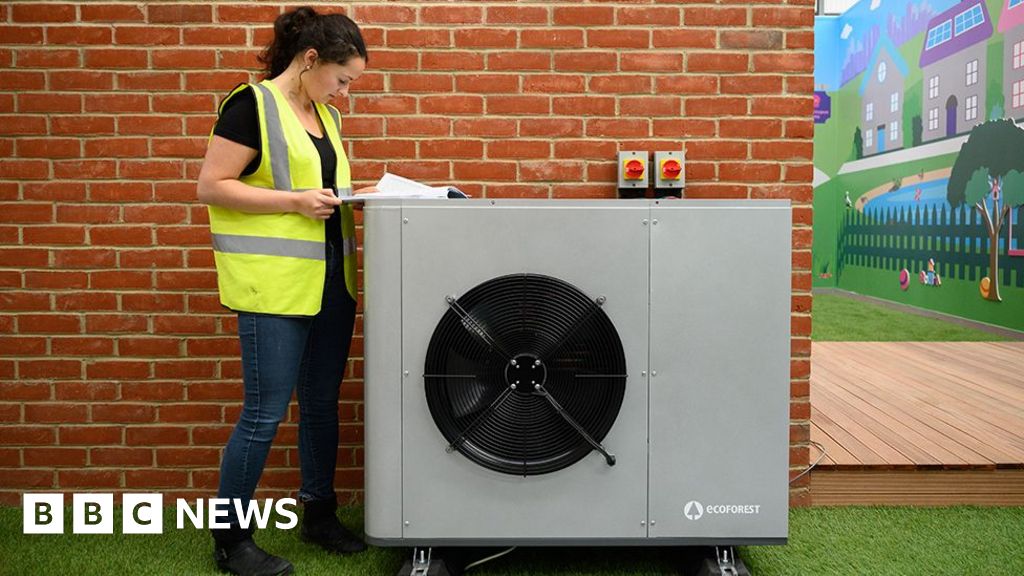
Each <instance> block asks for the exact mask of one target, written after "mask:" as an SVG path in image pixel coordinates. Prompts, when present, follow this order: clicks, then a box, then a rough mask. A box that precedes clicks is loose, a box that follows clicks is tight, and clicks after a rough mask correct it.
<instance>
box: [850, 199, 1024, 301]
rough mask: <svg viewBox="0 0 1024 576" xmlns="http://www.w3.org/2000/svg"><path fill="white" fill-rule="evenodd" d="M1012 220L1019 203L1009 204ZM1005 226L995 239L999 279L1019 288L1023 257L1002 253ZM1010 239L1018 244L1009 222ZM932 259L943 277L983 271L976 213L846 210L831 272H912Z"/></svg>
mask: <svg viewBox="0 0 1024 576" xmlns="http://www.w3.org/2000/svg"><path fill="white" fill-rule="evenodd" d="M1014 211H1015V212H1016V217H1015V218H1013V221H1014V222H1016V223H1022V222H1024V206H1018V207H1017V208H1015V209H1014ZM1007 240H1008V237H1007V231H1006V230H1005V229H1004V230H1003V231H1002V233H1001V234H1000V238H999V281H1000V284H1002V285H1004V286H1016V287H1017V288H1022V287H1024V257H1007V256H1006V254H1007V249H1006V243H1007ZM1013 241H1014V242H1013V243H1014V245H1015V246H1018V247H1020V246H1024V226H1022V225H1017V226H1014V227H1013ZM929 259H934V260H935V272H937V273H938V274H939V275H940V276H941V277H942V278H944V279H953V278H956V279H959V280H970V281H977V280H980V279H981V278H983V277H985V276H987V275H988V266H989V238H988V233H987V232H986V231H985V225H984V223H983V222H982V220H981V214H979V213H978V211H977V210H974V209H973V208H968V207H967V206H961V207H960V209H956V210H950V209H948V208H946V207H945V206H942V207H938V208H936V207H934V206H933V207H930V208H924V207H915V208H895V209H893V208H890V209H887V210H885V211H879V212H877V213H875V214H865V213H863V212H861V211H859V210H849V211H847V212H846V214H845V215H844V216H843V220H842V224H841V228H840V232H839V254H838V260H837V261H838V263H839V266H838V269H837V271H836V272H837V275H841V274H842V271H843V269H844V268H845V267H846V266H864V267H868V268H877V269H881V270H892V271H894V272H898V271H900V270H902V269H904V268H906V269H907V270H909V271H910V272H911V273H912V274H916V273H917V272H918V271H920V270H925V269H926V268H927V266H928V260H929Z"/></svg>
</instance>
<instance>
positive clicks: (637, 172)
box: [623, 158, 647, 180]
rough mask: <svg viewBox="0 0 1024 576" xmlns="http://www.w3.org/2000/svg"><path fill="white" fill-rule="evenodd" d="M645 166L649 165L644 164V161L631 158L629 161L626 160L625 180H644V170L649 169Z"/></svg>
mask: <svg viewBox="0 0 1024 576" xmlns="http://www.w3.org/2000/svg"><path fill="white" fill-rule="evenodd" d="M645 164H647V163H646V162H644V161H643V160H638V159H636V158H631V159H629V160H626V161H625V166H624V167H625V171H624V172H623V175H624V177H625V179H626V180H643V179H644V170H645V169H646V168H647V167H646V166H645Z"/></svg>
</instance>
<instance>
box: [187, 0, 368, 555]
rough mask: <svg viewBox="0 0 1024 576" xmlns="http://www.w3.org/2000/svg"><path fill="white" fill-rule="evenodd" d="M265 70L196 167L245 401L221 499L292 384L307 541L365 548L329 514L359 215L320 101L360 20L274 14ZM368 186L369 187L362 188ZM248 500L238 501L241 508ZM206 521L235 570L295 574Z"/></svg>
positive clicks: (251, 474)
mask: <svg viewBox="0 0 1024 576" xmlns="http://www.w3.org/2000/svg"><path fill="white" fill-rule="evenodd" d="M260 61H261V62H262V63H263V64H265V65H266V68H267V69H266V71H267V79H266V80H264V81H262V82H260V83H259V84H255V85H246V84H243V85H241V86H239V87H238V88H236V89H235V90H233V91H232V92H231V93H230V94H229V95H228V96H227V98H225V99H224V102H222V103H221V106H220V111H219V113H220V115H219V118H218V120H217V125H216V126H215V127H214V130H213V135H212V137H211V139H210V143H209V148H208V149H207V152H206V158H205V160H204V161H203V166H202V170H201V171H200V174H199V182H198V196H199V200H200V201H201V202H203V203H205V204H208V205H209V210H210V231H211V235H212V239H213V250H214V258H215V260H216V264H217V279H218V280H217V283H218V288H219V290H220V298H221V303H223V304H224V305H225V306H227V307H228V308H230V309H232V310H234V311H236V312H237V313H238V336H239V340H240V341H241V348H242V369H243V381H244V388H245V399H244V404H243V408H242V413H241V415H240V417H239V420H238V423H237V424H236V425H235V429H234V431H233V433H232V434H231V438H230V439H229V440H228V443H227V447H226V449H225V450H224V456H223V460H222V462H221V469H220V487H219V489H218V497H220V498H230V499H239V500H240V501H241V503H242V505H243V506H244V507H247V506H248V504H249V500H250V499H251V498H252V495H253V492H254V491H255V489H256V484H257V482H258V481H259V478H260V475H261V474H262V472H263V467H264V464H265V463H266V458H267V453H268V452H269V450H270V444H271V441H272V440H273V438H274V434H275V433H276V431H277V427H278V424H279V423H280V421H281V420H282V418H284V416H285V414H286V413H287V410H288V403H289V401H290V399H291V395H292V392H293V390H297V392H298V398H299V420H300V421H299V461H300V468H301V473H302V486H301V487H300V490H299V499H300V500H301V501H302V502H303V505H304V508H305V513H304V515H303V520H302V537H303V539H304V540H307V541H310V542H313V543H315V544H317V545H319V546H321V547H323V548H325V549H327V550H329V551H331V552H334V553H338V554H345V553H350V552H358V551H361V550H364V549H365V548H366V546H365V544H363V543H362V541H360V540H359V538H357V537H356V536H355V535H353V534H352V533H351V532H349V531H348V530H346V529H345V528H344V527H343V526H342V525H341V523H340V522H338V519H337V517H336V515H335V509H336V507H337V499H336V495H335V492H334V468H335V463H336V459H337V450H338V389H339V385H340V383H341V379H342V376H343V374H344V370H345V365H346V362H347V359H348V349H349V343H350V341H351V337H352V327H353V323H354V319H355V307H356V304H355V294H356V288H355V283H356V268H355V259H356V256H355V224H354V221H353V218H352V208H351V205H350V204H343V203H342V201H341V199H340V198H339V196H349V195H351V194H352V188H351V179H350V173H349V165H348V160H347V158H346V156H345V150H344V148H343V147H342V145H341V141H340V135H339V131H340V115H339V113H338V110H337V109H336V108H334V107H332V106H330V105H329V104H328V102H329V101H330V100H332V99H333V98H335V97H338V96H345V95H346V94H347V93H348V88H349V85H350V84H351V83H352V82H353V81H354V80H355V79H357V78H358V77H359V76H360V74H362V73H363V70H364V69H365V67H366V62H367V53H366V45H365V43H364V41H363V38H362V34H361V33H360V31H359V27H358V26H357V25H356V24H355V23H354V22H353V21H352V20H350V19H349V18H348V17H346V16H343V15H340V14H329V15H327V14H318V13H316V12H315V11H314V10H313V9H312V8H309V7H302V8H298V9H295V10H293V11H290V12H287V13H285V14H282V15H281V16H280V17H278V18H277V20H276V21H275V23H274V39H273V42H272V43H271V44H270V46H269V47H267V49H266V50H265V51H264V53H263V54H262V55H261V56H260ZM367 191H372V188H370V189H364V190H360V191H359V192H367ZM243 509H244V508H243ZM228 521H229V522H230V528H228V529H218V530H213V537H214V540H215V552H214V557H215V559H216V561H217V565H218V566H219V567H220V568H221V569H222V570H227V571H230V572H232V573H235V574H249V575H256V574H290V573H291V571H292V565H291V564H290V563H289V562H288V561H287V560H285V559H283V558H279V557H277V556H272V555H270V554H268V553H266V552H265V551H263V550H262V549H260V548H259V547H258V546H257V545H256V544H255V543H254V542H253V540H252V529H251V528H250V529H243V528H241V527H240V522H239V519H238V517H237V515H236V513H235V511H234V507H233V506H232V507H231V511H230V513H229V514H228Z"/></svg>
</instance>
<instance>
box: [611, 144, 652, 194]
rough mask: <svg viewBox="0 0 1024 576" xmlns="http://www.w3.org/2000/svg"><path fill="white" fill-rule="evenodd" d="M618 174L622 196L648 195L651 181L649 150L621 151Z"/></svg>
mask: <svg viewBox="0 0 1024 576" xmlns="http://www.w3.org/2000/svg"><path fill="white" fill-rule="evenodd" d="M618 174H619V196H620V197H622V198H643V197H644V196H646V194H647V187H648V185H649V183H650V178H649V176H648V161H647V152H646V151H644V150H623V151H622V152H619V167H618Z"/></svg>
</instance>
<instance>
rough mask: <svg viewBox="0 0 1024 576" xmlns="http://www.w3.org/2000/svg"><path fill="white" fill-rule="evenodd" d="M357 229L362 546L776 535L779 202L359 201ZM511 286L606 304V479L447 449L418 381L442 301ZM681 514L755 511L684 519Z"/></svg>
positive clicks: (783, 388) (760, 538)
mask: <svg viewBox="0 0 1024 576" xmlns="http://www.w3.org/2000/svg"><path fill="white" fill-rule="evenodd" d="M364 219H365V220H364V221H365V249H364V250H365V252H364V255H365V258H364V271H365V288H366V296H365V304H366V305H365V357H366V367H365V379H366V384H365V402H366V406H365V419H366V428H365V432H366V458H365V462H366V463H365V466H366V533H367V536H368V538H369V539H370V541H372V542H375V543H379V544H385V545H413V544H416V545H421V544H428V545H429V544H434V545H440V544H460V543H461V544H465V545H473V544H490V543H520V544H534V545H538V544H541V545H543V544H586V543H609V544H627V545H628V544H641V545H652V544H668V543H673V544H676V543H692V544H706V543H711V542H722V543H726V542H735V543H756V542H761V543H775V542H784V541H785V538H786V534H787V513H788V509H787V505H788V486H787V474H788V430H789V428H788V421H789V416H788V414H789V408H788V401H789V309H790V304H789V302H790V208H789V203H788V202H786V201H740V202H723V201H691V200H679V201H667V202H658V201H649V200H634V201H624V200H610V201H603V200H562V201H551V200H493V201H492V200H486V199H481V200H448V201H423V200H419V201H416V200H405V201H376V202H372V203H370V204H368V205H367V207H366V209H365V211H364ZM655 221H656V223H655ZM519 272H531V273H538V274H546V275H550V276H555V277H558V278H561V279H563V280H565V281H567V282H569V283H571V284H574V285H575V286H577V287H578V288H580V289H581V290H583V291H584V292H585V293H586V294H587V295H588V296H589V297H592V298H596V297H598V296H604V297H605V298H606V299H607V300H606V302H605V304H604V306H603V309H604V311H605V313H606V314H608V317H609V318H610V320H611V321H612V323H613V324H614V325H615V327H616V330H617V331H618V333H619V337H620V339H621V341H622V343H623V348H624V352H625V356H626V366H627V370H628V374H629V376H628V380H627V384H626V395H625V398H624V400H623V404H622V408H621V410H620V412H619V415H618V418H617V419H616V421H615V424H614V426H613V427H612V429H611V431H610V432H609V434H608V435H607V436H606V437H605V439H604V441H603V442H602V443H603V444H604V445H605V446H606V448H608V450H609V451H610V452H613V453H615V454H616V457H617V464H616V466H614V467H608V466H607V465H606V464H605V463H604V460H603V458H601V457H600V455H598V454H597V453H596V452H595V453H591V454H590V455H589V456H588V457H586V458H584V459H583V460H582V461H580V462H578V463H576V464H574V465H573V466H571V467H569V468H566V469H564V470H560V471H558V472H554V473H551V474H545V475H541V476H531V477H525V478H524V477H517V476H510V475H506V474H501V473H498V472H493V471H490V470H487V469H484V468H482V467H480V466H478V465H476V464H474V463H472V462H470V461H469V460H468V459H466V458H464V457H463V456H461V455H460V454H458V453H457V452H455V453H446V452H445V446H446V443H445V440H444V438H443V436H442V435H441V433H440V432H439V431H438V429H437V427H436V425H435V424H434V422H433V420H432V419H431V416H430V413H429V410H428V408H427V405H426V399H425V395H424V382H423V377H422V376H423V366H424V358H425V353H426V348H427V345H428V343H429V340H430V337H431V334H432V333H433V330H434V328H435V326H436V325H437V322H438V321H439V320H440V318H441V316H442V315H443V314H444V312H445V311H446V309H447V305H446V303H445V300H444V298H445V296H448V295H454V296H456V297H458V296H459V295H461V294H464V293H465V292H467V291H468V290H469V289H471V288H473V287H474V286H476V285H478V284H480V283H482V282H484V281H486V280H489V279H491V278H494V277H496V276H502V275H506V274H511V273H519ZM406 372H408V374H406ZM655 373H656V375H654V374H655ZM690 501H696V502H700V503H701V505H702V507H706V506H712V507H715V506H719V505H728V506H739V505H754V504H756V505H758V506H760V509H759V511H758V513H757V514H714V513H712V512H711V510H710V509H709V510H708V512H707V513H705V514H703V516H702V517H701V518H699V519H688V518H687V517H686V516H685V515H684V508H685V506H686V504H687V503H688V502H690ZM691 515H692V514H691Z"/></svg>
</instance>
